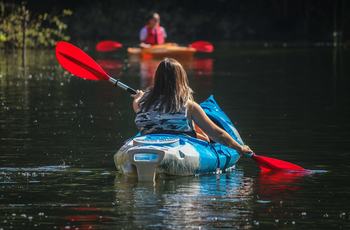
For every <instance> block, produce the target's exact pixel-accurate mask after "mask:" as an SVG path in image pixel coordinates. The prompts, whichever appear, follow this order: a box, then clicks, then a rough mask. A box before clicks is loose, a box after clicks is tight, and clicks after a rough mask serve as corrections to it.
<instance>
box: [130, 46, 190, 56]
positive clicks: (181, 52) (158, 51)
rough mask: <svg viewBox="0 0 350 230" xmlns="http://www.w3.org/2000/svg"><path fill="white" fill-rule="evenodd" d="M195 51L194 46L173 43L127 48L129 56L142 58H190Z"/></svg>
mask: <svg viewBox="0 0 350 230" xmlns="http://www.w3.org/2000/svg"><path fill="white" fill-rule="evenodd" d="M195 52H196V50H195V49H194V48H191V47H186V46H179V45H177V44H175V43H166V44H163V45H154V46H151V47H149V48H139V47H130V48H128V54H129V55H130V56H138V57H141V58H143V59H160V58H164V57H172V58H178V59H187V58H192V57H193V54H194V53H195Z"/></svg>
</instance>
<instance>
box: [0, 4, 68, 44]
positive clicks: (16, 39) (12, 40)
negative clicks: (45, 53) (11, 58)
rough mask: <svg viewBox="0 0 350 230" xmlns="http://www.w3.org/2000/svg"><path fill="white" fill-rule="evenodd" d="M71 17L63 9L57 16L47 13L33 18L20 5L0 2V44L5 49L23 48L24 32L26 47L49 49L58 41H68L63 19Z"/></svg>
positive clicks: (23, 6) (66, 10)
mask: <svg viewBox="0 0 350 230" xmlns="http://www.w3.org/2000/svg"><path fill="white" fill-rule="evenodd" d="M70 15H72V11H71V10H69V9H64V10H62V12H61V13H60V14H59V15H51V14H48V13H43V14H39V15H36V16H33V15H32V13H31V12H30V11H29V10H28V9H27V8H26V7H25V5H24V4H22V5H5V4H4V3H1V2H0V44H1V43H3V44H4V45H5V46H7V47H14V48H23V37H24V32H25V46H26V47H51V46H54V45H55V43H56V41H58V40H69V39H70V37H69V36H68V35H67V34H66V30H67V25H66V24H65V23H64V22H63V21H62V19H63V18H65V17H67V16H70Z"/></svg>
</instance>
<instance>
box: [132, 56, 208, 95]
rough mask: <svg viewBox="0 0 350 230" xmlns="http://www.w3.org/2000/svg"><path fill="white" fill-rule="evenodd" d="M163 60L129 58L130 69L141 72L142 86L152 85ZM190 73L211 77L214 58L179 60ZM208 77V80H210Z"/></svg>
mask: <svg viewBox="0 0 350 230" xmlns="http://www.w3.org/2000/svg"><path fill="white" fill-rule="evenodd" d="M160 61H161V60H157V59H136V60H135V59H132V58H130V59H129V64H130V71H131V72H139V75H140V85H141V88H147V87H148V86H150V85H152V82H153V77H154V74H155V71H156V69H157V67H158V65H159V63H160ZM178 61H179V62H180V63H181V64H182V65H183V66H184V68H185V69H186V71H187V72H188V74H189V75H193V76H194V77H203V76H204V77H207V78H210V77H211V76H212V74H213V68H214V61H213V59H212V58H191V59H179V60H178ZM207 78H206V80H208V79H207Z"/></svg>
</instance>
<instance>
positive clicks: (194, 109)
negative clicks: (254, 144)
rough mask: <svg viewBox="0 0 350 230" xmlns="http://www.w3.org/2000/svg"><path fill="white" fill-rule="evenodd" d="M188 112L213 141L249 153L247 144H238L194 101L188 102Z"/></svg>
mask: <svg viewBox="0 0 350 230" xmlns="http://www.w3.org/2000/svg"><path fill="white" fill-rule="evenodd" d="M189 112H190V116H191V119H192V120H193V121H194V122H195V123H196V124H197V125H198V126H199V127H200V128H201V129H202V130H203V131H204V132H205V133H206V134H207V135H208V136H209V137H210V139H212V140H213V141H215V142H218V143H220V144H223V145H226V146H228V147H230V148H234V149H236V150H237V151H239V152H240V153H251V152H252V150H251V149H250V148H249V147H248V146H247V145H240V144H239V143H238V142H237V141H235V140H234V139H233V138H232V137H231V136H230V135H229V134H228V133H227V132H226V131H225V130H223V129H221V128H220V127H219V126H217V125H216V124H215V123H214V122H213V121H212V120H210V118H209V117H208V116H207V114H205V112H204V110H203V109H202V108H201V107H200V106H199V105H198V104H197V103H196V102H190V104H189Z"/></svg>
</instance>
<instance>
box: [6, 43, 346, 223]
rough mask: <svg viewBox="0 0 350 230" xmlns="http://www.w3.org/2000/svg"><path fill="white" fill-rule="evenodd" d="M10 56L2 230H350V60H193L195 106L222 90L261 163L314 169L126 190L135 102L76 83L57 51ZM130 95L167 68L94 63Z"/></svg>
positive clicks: (103, 87)
mask: <svg viewBox="0 0 350 230" xmlns="http://www.w3.org/2000/svg"><path fill="white" fill-rule="evenodd" d="M0 52H1V56H0V89H1V91H0V100H1V105H0V111H1V114H0V126H1V131H0V138H1V145H0V229H31V228H37V229H118V228H125V229H129V228H130V229H134V228H156V229H160V228H184V227H186V228H194V229H199V228H202V229H213V228H219V227H227V228H237V229H250V228H262V229H267V228H269V229H271V228H274V229H279V228H282V229H348V228H350V223H349V221H350V208H349V206H350V200H349V197H350V187H349V185H350V183H349V176H350V167H349V163H348V162H349V160H350V147H349V144H350V141H349V137H350V132H349V129H350V124H349V117H350V106H349V104H350V103H349V102H350V91H349V88H350V87H349V74H350V65H349V61H350V52H349V51H348V50H340V51H338V52H337V51H335V50H333V49H329V48H320V49H295V48H293V49H238V48H234V47H231V46H229V45H222V46H219V47H218V49H217V51H216V53H214V54H213V55H210V56H200V57H198V58H196V59H195V60H192V61H186V62H184V65H185V67H186V69H187V71H188V73H189V76H190V82H191V86H192V87H193V89H194V91H195V92H196V95H195V96H196V98H197V100H198V101H201V100H203V99H205V98H206V97H208V96H209V95H210V94H214V95H215V97H216V99H217V101H218V102H219V104H220V105H221V107H222V108H223V109H224V110H225V111H226V112H227V114H228V115H229V116H230V117H231V118H232V119H233V120H234V121H235V123H236V126H237V128H238V130H239V131H240V132H241V135H242V137H243V138H244V140H245V142H246V143H248V144H249V145H250V146H251V147H252V148H253V149H254V150H255V151H256V152H257V153H260V154H263V155H269V156H273V157H278V158H281V159H284V160H288V161H292V162H294V163H297V164H300V165H302V166H304V167H305V168H309V169H313V170H327V173H316V174H313V175H309V176H304V177H303V176H298V175H288V174H286V175H281V174H272V175H271V174H268V175H262V174H259V172H258V170H257V167H256V165H255V163H254V162H252V161H250V160H249V159H242V160H241V161H240V162H239V164H238V165H237V169H236V170H235V171H234V172H231V173H228V174H222V175H220V176H215V175H213V176H211V175H209V176H208V175H206V176H205V175H204V176H194V177H183V178H181V177H179V178H168V179H166V180H161V181H157V183H156V184H155V185H153V184H143V183H137V182H135V181H126V180H125V178H124V177H123V176H121V175H119V174H118V173H117V172H116V170H115V168H114V164H113V154H114V153H115V152H116V150H117V149H118V148H119V147H120V146H121V145H122V143H123V141H124V140H126V139H127V138H129V137H131V136H132V135H133V134H134V133H135V132H136V130H135V126H134V124H133V116H134V115H133V113H132V111H131V106H130V97H129V96H128V95H127V94H126V93H124V92H122V91H121V90H119V89H115V88H114V87H113V86H111V85H109V84H108V83H107V82H89V81H83V80H80V79H77V78H73V77H69V75H68V74H67V73H64V71H63V70H62V69H60V68H59V67H58V65H57V63H56V60H55V57H54V53H53V51H45V50H43V51H29V52H28V57H27V63H26V67H25V68H23V67H22V61H21V55H20V54H16V53H4V52H3V51H0ZM91 54H92V55H93V56H94V57H95V58H96V59H98V60H99V62H100V63H101V64H102V65H103V66H104V67H105V68H106V69H107V70H108V71H109V72H110V73H112V74H119V73H121V79H122V80H123V81H124V82H126V83H128V84H130V85H131V86H133V87H135V88H138V87H145V86H147V85H149V84H150V82H151V81H152V78H151V77H150V75H151V74H152V71H154V68H155V67H156V65H157V62H154V61H148V62H142V63H139V62H137V61H135V60H128V59H127V58H125V56H124V55H123V54H112V55H97V54H93V53H91Z"/></svg>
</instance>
